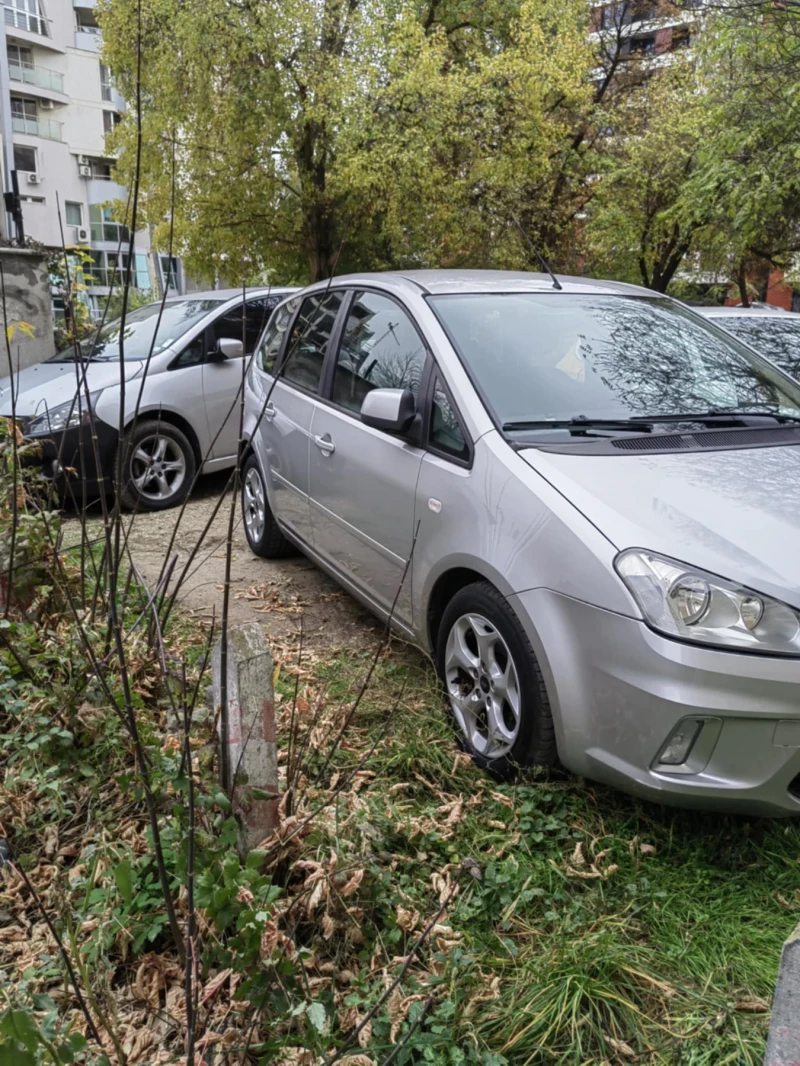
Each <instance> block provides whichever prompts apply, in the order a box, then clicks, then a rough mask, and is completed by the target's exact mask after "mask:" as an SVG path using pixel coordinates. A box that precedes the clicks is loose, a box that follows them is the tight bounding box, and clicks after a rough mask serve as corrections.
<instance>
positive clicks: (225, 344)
mask: <svg viewBox="0 0 800 1066" xmlns="http://www.w3.org/2000/svg"><path fill="white" fill-rule="evenodd" d="M243 355H244V345H243V344H242V342H241V341H239V340H236V339H235V338H234V337H220V339H219V340H218V341H217V346H216V348H214V349H212V350H211V351H210V352H209V353H208V359H209V362H211V363H224V362H225V360H226V359H241V357H242V356H243Z"/></svg>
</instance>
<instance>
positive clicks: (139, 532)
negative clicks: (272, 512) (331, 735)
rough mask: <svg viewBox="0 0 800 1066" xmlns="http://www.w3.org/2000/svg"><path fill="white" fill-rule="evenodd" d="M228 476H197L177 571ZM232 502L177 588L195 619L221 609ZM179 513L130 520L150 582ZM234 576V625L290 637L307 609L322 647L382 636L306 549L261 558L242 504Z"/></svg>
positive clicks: (306, 625)
mask: <svg viewBox="0 0 800 1066" xmlns="http://www.w3.org/2000/svg"><path fill="white" fill-rule="evenodd" d="M227 479H228V475H227V474H223V475H215V476H211V477H206V478H203V479H202V480H201V481H200V482H199V484H198V487H197V490H196V492H195V496H194V498H193V499H192V500H190V502H189V504H188V506H187V508H186V511H185V513H184V516H183V519H182V520H181V524H180V526H179V528H178V533H177V536H176V539H175V546H174V549H173V553H175V554H177V555H178V564H177V567H176V570H175V574H176V575H177V574H178V573H180V571H181V570H182V568H183V566H184V564H185V562H186V560H187V558H188V557H189V554H190V552H191V550H192V548H193V547H194V545H195V544H196V542H197V539H198V537H199V536H200V534H201V533H202V530H203V527H204V526H205V524H206V522H207V521H208V518H209V516H210V515H211V512H212V511H213V509H214V505H215V504H216V502H217V500H218V499H219V495H220V493H221V492H223V491H224V488H225V484H226V482H227ZM229 501H230V497H229V496H228V497H227V498H226V500H225V502H224V503H223V505H222V507H221V508H220V510H219V513H218V514H217V516H216V517H215V519H214V522H213V524H212V526H211V528H210V530H209V532H208V534H207V535H206V538H205V541H204V544H203V546H202V547H201V549H200V551H199V552H198V554H197V557H196V558H195V560H194V562H193V563H192V566H191V568H190V570H189V574H188V577H187V579H186V581H185V583H184V585H183V587H182V589H181V591H180V594H179V598H178V603H179V605H180V607H181V608H182V609H183V610H184V611H187V612H190V613H191V614H193V615H194V616H195V617H198V618H206V617H207V618H208V619H210V618H211V616H212V612H213V611H215V612H216V616H217V618H219V616H220V612H221V610H222V592H223V582H224V579H225V540H226V537H227V528H228V515H229ZM177 517H178V510H171V511H163V512H156V513H151V514H140V515H136V516H135V517H134V518H133V520H132V521H133V528H132V531H131V533H130V538H129V543H130V548H131V554H132V556H133V559H134V561H135V563H136V565H137V566H138V567H139V569H140V570H141V571H142V573H143V574H144V576H145V578H146V580H147V581H148V583H150V582H153V583H155V582H156V581H157V580H158V575H159V573H160V571H161V566H162V563H163V560H164V553H165V551H166V549H167V545H168V543H169V539H170V536H171V534H172V530H173V529H174V527H175V522H176V520H177ZM94 524H95V523H94V520H93V522H92V525H93V526H94ZM70 525H72V521H71V520H70V519H68V520H67V529H66V530H65V532H66V533H67V536H69V526H70ZM231 582H232V595H231V603H230V619H231V623H232V624H234V625H236V624H240V623H242V622H249V621H258V622H260V623H261V624H262V625H263V626H264V628H265V630H266V632H267V635H268V636H270V637H274V638H275V639H277V640H280V641H285V640H287V639H290V638H291V637H292V636H293V635H294V634H296V633H297V632H298V630H299V626H300V616H301V615H302V617H303V630H304V642H306V643H307V645H308V647H309V649H312V648H313V649H316V650H318V651H322V650H324V649H329V648H337V647H343V646H345V647H351V648H352V647H369V646H374V643H375V640H376V639H377V637H378V633H379V630H380V626H379V623H378V622H377V621H376V620H375V619H374V617H373V616H372V615H371V614H369V613H368V612H367V611H365V610H364V609H363V608H362V607H361V606H360V605H359V604H357V603H356V602H355V600H353V599H352V598H351V597H350V596H349V595H348V594H347V593H345V592H343V591H342V590H341V589H340V588H339V586H338V585H336V584H335V582H333V581H331V580H330V578H328V577H327V576H326V575H325V574H323V573H322V571H321V570H318V569H317V567H316V566H314V564H313V563H311V562H309V561H308V560H307V559H306V558H304V557H303V556H302V555H299V554H298V555H296V556H292V557H291V558H288V559H277V560H270V559H259V558H258V557H257V556H255V555H253V553H252V552H251V551H250V549H249V547H248V545H247V540H246V538H245V534H244V529H243V526H242V519H241V510H240V509H239V508H238V507H237V514H236V528H235V532H234V543H233V560H232V567H231Z"/></svg>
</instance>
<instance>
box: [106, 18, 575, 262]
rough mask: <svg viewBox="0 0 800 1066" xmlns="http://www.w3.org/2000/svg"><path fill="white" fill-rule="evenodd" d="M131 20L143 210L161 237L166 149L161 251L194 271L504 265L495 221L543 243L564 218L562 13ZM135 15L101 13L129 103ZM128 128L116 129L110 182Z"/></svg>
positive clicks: (130, 148) (569, 30)
mask: <svg viewBox="0 0 800 1066" xmlns="http://www.w3.org/2000/svg"><path fill="white" fill-rule="evenodd" d="M141 8H142V19H143V26H144V35H143V49H142V60H143V64H142V66H143V85H142V90H143V109H142V116H141V120H142V127H143V165H142V175H143V189H144V190H145V192H146V202H145V201H143V203H142V209H143V211H144V212H145V214H146V217H147V219H148V220H149V221H150V222H152V223H154V224H155V225H156V227H157V231H158V233H160V238H161V240H162V243H163V238H164V231H165V226H166V223H165V220H166V219H167V218H168V216H169V213H170V202H171V193H172V189H171V154H172V143H173V142H174V144H175V145H176V161H177V175H176V185H177V188H176V218H175V222H176V225H175V235H176V240H177V247H178V248H179V250H180V251H181V254H183V255H184V256H185V258H186V261H187V267H188V269H189V270H190V271H191V272H193V273H195V274H197V275H200V276H204V277H207V278H211V277H213V276H216V275H219V274H225V275H226V276H227V277H229V278H234V277H235V278H239V277H245V278H248V279H251V278H253V277H254V276H255V275H257V274H259V273H260V272H261V271H262V270H263V268H264V267H265V266H270V267H273V268H275V269H276V270H277V272H278V274H279V275H280V276H283V277H296V276H297V275H298V274H300V273H301V272H305V273H307V276H309V277H311V278H312V279H316V278H320V277H325V276H327V275H328V274H329V273H330V272H331V270H332V269H333V267H334V264H335V263H336V262H337V258H338V269H339V270H340V272H341V271H342V270H345V269H347V268H348V267H350V266H353V267H361V268H365V267H369V266H375V265H387V264H398V263H409V262H413V263H417V264H419V265H426V264H429V263H440V264H447V263H464V262H472V263H475V262H482V261H483V260H484V258H485V257H486V256H487V255H488V256H490V261H494V262H496V263H497V264H498V265H505V264H508V263H517V264H520V263H524V262H527V261H528V260H529V257H530V251H529V249H528V248H527V246H526V245H525V244H524V242H523V241H522V240H521V238H520V236H519V234H518V233H517V232H516V231H515V230H514V229H513V227H512V226H511V224H510V221H509V215H510V214H511V213H515V214H517V215H519V216H522V217H523V219H524V221H525V223H526V225H527V226H528V227H530V228H531V230H532V231H533V233H534V234H536V235H537V236H538V235H540V234H546V235H548V240H547V241H546V243H552V242H554V241H555V240H556V238H557V237H558V236H559V235H560V233H561V231H562V229H563V227H564V225H565V224H566V220H567V219H568V218H569V217H570V211H571V210H574V199H573V198H572V196H571V194H570V193H569V183H565V181H564V178H565V175H566V174H567V172H568V170H569V166H570V165H571V162H570V161H571V152H570V145H571V142H572V139H573V137H574V132H575V129H576V126H577V127H580V126H582V125H583V124H584V123H585V121H586V111H587V108H588V105H589V101H590V98H591V88H590V86H589V84H588V82H587V73H588V70H589V67H590V65H591V62H592V55H591V50H590V48H589V47H588V44H587V42H586V39H585V18H586V14H585V5H584V4H582V3H580V2H579V0H568V2H566V3H564V2H563V0H525V2H524V3H522V4H521V5H520V6H519V8H518V9H517V10H516V11H515V12H514V15H513V17H512V16H511V15H510V12H509V10H508V7H507V5H502V4H497V5H494V4H488V5H486V10H474V11H473V10H470V9H464V10H463V11H461V9H460V8H459V5H458V4H456V3H444V4H431V6H430V7H429V8H428V9H427V10H426V11H424V12H420V11H419V9H418V8H416V7H415V6H413V5H411V4H408V3H404V2H402V0H347V2H345V0H327V2H326V3H325V4H323V5H320V4H318V3H316V2H312V0H292V2H291V3H287V4H281V5H279V6H276V7H274V8H272V7H268V8H265V7H263V6H261V7H260V6H249V7H245V8H232V7H231V6H230V5H229V4H228V3H227V2H226V0H210V2H209V0H190V2H189V3H186V2H185V0H184V2H181V3H178V2H177V0H145V2H144V3H143V4H142V5H141ZM137 11H138V6H137V3H134V2H133V0H105V2H104V3H103V4H102V5H101V6H100V8H99V17H100V19H101V21H102V23H103V26H104V41H105V54H106V59H107V61H108V62H109V64H110V65H111V67H112V69H113V70H114V71H115V75H116V77H117V79H118V82H119V85H120V88H121V90H122V91H123V92H124V94H125V95H126V96H127V98H128V99H129V100H132V99H134V96H135V93H134V88H135V85H134V81H135V71H136V55H137V52H136V47H135V41H136V32H135V25H136V19H137ZM495 11H496V13H497V22H498V25H497V28H495V29H494V31H490V30H488V29H487V31H486V32H479V30H480V29H481V28H482V27H486V26H489V25H491V24H492V14H493V13H494V12H495ZM221 38H224V40H225V47H224V49H221V48H220V47H219V41H220V39H221ZM135 119H136V116H135V114H134V113H133V112H132V111H129V112H128V113H127V117H126V119H125V120H124V121H123V123H122V124H121V126H120V128H119V130H118V131H117V133H116V143H117V145H118V146H119V148H120V150H121V153H122V154H121V161H120V168H121V171H122V173H123V174H124V175H125V176H126V177H129V176H130V173H131V167H132V165H133V159H134V153H135V144H136V129H135ZM557 187H558V188H560V189H561V194H559V195H556V188H557ZM340 249H341V253H340ZM491 257H493V259H492V258H491Z"/></svg>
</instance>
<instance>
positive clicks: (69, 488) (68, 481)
mask: <svg viewBox="0 0 800 1066" xmlns="http://www.w3.org/2000/svg"><path fill="white" fill-rule="evenodd" d="M94 429H95V433H96V436H97V452H98V455H97V456H96V455H95V447H94V444H93V442H92V427H91V426H89V425H81V426H71V427H70V428H69V429H65V430H63V431H60V432H55V433H51V434H49V435H48V436H46V437H32V438H30V440H31V441H33V442H34V443H36V444H38V445H39V448H40V452H39V455H38V456H29V457H28V458H27V459H26V462H25V465H26V466H32V467H38V468H39V469H40V470H41V472H42V474H43V475H44V477H45V478H47V479H48V480H49V481H52V482H53V484H54V485H55V487H56V488H57V489H58V490H59V492H61V493H62V494H63V495H65V496H67V497H68V498H71V497H72V496H74V497H75V499H76V501H77V502H80V500H81V498H82V496H83V494H84V492H86V493H87V494H88V495H92V494H96V493H97V492H99V491H100V486H101V485H103V486H104V487H105V488H106V489H107V490H108V489H110V488H111V486H112V483H113V473H114V457H115V455H116V450H117V441H118V440H119V433H118V432H117V430H116V429H115V428H114V427H113V426H110V425H108V424H107V423H106V422H104V421H103V420H102V419H100V418H97V417H95V419H94ZM98 458H99V463H98Z"/></svg>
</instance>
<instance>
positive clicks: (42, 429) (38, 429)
mask: <svg viewBox="0 0 800 1066" xmlns="http://www.w3.org/2000/svg"><path fill="white" fill-rule="evenodd" d="M100 392H102V389H101V390H99V391H98V392H92V393H90V394H89V403H90V404H91V408H92V410H94V406H95V404H96V402H97V398H98V397H99V395H100ZM90 417H91V416H90V412H89V408H88V407H87V406H86V395H85V394H84V393H83V392H82V393H81V396H80V403H79V402H78V397H77V396H73V398H72V399H71V400H67V402H66V403H60V404H59V405H58V407H51V408H49V409H48V410H46V411H41V412H40V413H39V414H38V415H34V417H33V418H32V419H31V420H30V422H29V423H28V426H27V429H26V432H25V436H26V437H46V436H47V435H48V434H49V433H61V432H63V431H64V430H65V429H71V428H72V427H73V426H80V425H81V424H83V425H87V424H88V423H89V421H90Z"/></svg>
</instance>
